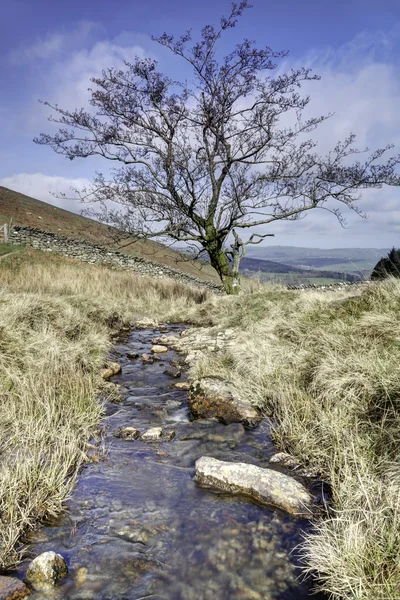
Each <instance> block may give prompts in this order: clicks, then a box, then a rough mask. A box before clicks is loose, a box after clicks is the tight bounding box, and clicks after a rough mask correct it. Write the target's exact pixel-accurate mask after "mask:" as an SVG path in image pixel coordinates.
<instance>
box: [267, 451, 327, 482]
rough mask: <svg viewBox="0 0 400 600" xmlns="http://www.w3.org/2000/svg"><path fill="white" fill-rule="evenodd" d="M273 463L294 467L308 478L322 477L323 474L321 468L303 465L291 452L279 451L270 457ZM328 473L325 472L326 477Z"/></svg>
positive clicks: (293, 468) (298, 472)
mask: <svg viewBox="0 0 400 600" xmlns="http://www.w3.org/2000/svg"><path fill="white" fill-rule="evenodd" d="M269 462H270V463H271V464H278V465H282V466H283V467H286V468H287V469H292V470H295V471H296V474H297V475H300V476H301V477H308V478H318V477H321V476H322V474H321V472H320V470H319V469H317V468H316V467H303V466H302V465H301V463H299V461H298V460H296V459H295V458H294V456H292V455H291V454H287V453H286V452H277V454H274V455H273V456H271V458H270V459H269ZM326 476H327V474H325V477H326Z"/></svg>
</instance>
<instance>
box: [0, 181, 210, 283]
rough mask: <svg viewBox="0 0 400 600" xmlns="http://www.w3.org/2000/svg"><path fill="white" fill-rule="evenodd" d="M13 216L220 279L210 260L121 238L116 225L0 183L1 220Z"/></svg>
mask: <svg viewBox="0 0 400 600" xmlns="http://www.w3.org/2000/svg"><path fill="white" fill-rule="evenodd" d="M11 219H12V222H13V224H14V225H24V226H27V227H38V228H39V229H44V230H45V231H51V232H53V233H59V234H61V235H64V236H68V237H73V238H77V239H85V240H89V241H90V242H93V243H95V244H99V245H101V246H105V247H107V248H112V249H114V250H120V251H121V252H125V253H127V254H131V255H133V256H139V257H142V258H146V259H149V260H152V261H155V262H159V263H160V264H163V265H166V266H168V267H172V268H174V269H179V270H181V271H183V272H184V273H187V274H188V275H192V276H193V277H198V278H199V279H204V280H207V281H213V282H217V283H219V278H218V276H217V274H216V273H215V271H214V269H212V267H211V266H210V265H208V264H207V263H203V262H200V261H193V260H188V259H183V257H182V255H181V254H180V253H179V252H177V251H176V250H173V249H172V248H169V247H168V246H164V245H163V244H160V243H158V242H154V241H150V240H137V239H135V238H133V237H132V236H129V237H125V238H124V239H121V235H120V234H119V232H118V231H117V230H116V229H114V228H113V227H108V226H107V225H103V224H102V223H98V222H97V221H94V220H93V219H88V218H87V217H83V216H81V215H77V214H75V213H72V212H69V211H67V210H63V209H61V208H58V207H56V206H52V205H51V204H47V202H42V201H41V200H36V199H35V198H31V197H30V196H25V195H24V194H20V193H19V192H15V191H13V190H9V189H7V188H5V187H1V186H0V224H2V223H7V222H10V220H11Z"/></svg>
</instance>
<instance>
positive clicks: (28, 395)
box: [0, 251, 208, 570]
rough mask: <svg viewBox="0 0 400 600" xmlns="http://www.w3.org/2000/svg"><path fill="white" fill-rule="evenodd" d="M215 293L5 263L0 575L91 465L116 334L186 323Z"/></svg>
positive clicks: (32, 261) (71, 266) (49, 262)
mask: <svg viewBox="0 0 400 600" xmlns="http://www.w3.org/2000/svg"><path fill="white" fill-rule="evenodd" d="M207 297H208V292H205V291H200V290H197V289H195V288H191V287H188V286H184V285H182V284H179V283H177V282H175V281H173V280H162V281H161V280H154V279H151V278H142V277H137V276H135V275H134V274H132V273H129V272H125V271H111V270H109V269H107V268H105V267H96V266H92V265H87V264H82V263H77V262H75V261H72V260H66V259H60V258H59V257H57V256H55V255H48V254H44V253H40V252H34V251H25V252H23V253H21V254H18V255H16V256H10V257H6V258H4V259H3V260H2V261H1V263H0V307H1V310H0V457H1V463H0V569H3V570H4V569H8V568H10V567H12V566H13V565H14V564H15V563H16V562H18V560H19V559H20V550H21V546H20V544H21V539H22V538H23V535H24V534H25V533H26V532H27V531H28V530H30V529H32V528H33V527H35V526H36V525H37V523H38V522H39V521H40V520H42V519H44V518H47V517H50V516H53V515H56V514H58V513H59V512H60V510H62V507H63V505H64V502H65V500H66V498H67V497H68V495H69V493H70V491H71V489H72V487H73V484H74V481H75V478H76V474H77V472H78V470H79V468H80V466H81V465H82V463H83V462H84V461H86V460H87V456H86V453H85V443H86V441H87V440H88V438H89V437H90V436H91V435H92V433H93V431H94V429H95V428H96V426H97V424H98V422H99V420H100V417H101V414H102V405H101V402H100V400H99V397H98V394H97V390H98V389H99V386H101V383H102V380H101V379H100V376H99V372H100V369H101V368H102V367H103V366H104V363H105V361H106V359H107V353H108V351H109V349H110V331H111V328H112V327H114V328H115V327H118V326H121V325H123V324H131V323H133V322H135V321H136V320H137V319H139V318H141V317H143V316H146V317H150V318H152V319H157V320H158V319H162V320H172V321H179V320H182V319H184V318H185V315H186V314H187V312H188V311H189V310H190V309H192V308H193V307H194V306H195V305H196V304H198V303H201V302H203V301H204V300H205V299H206V298H207Z"/></svg>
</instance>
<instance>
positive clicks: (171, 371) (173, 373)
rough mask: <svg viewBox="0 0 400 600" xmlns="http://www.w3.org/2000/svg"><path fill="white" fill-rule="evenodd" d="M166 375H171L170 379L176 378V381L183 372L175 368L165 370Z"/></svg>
mask: <svg viewBox="0 0 400 600" xmlns="http://www.w3.org/2000/svg"><path fill="white" fill-rule="evenodd" d="M164 373H165V375H169V377H174V378H175V379H179V377H180V376H181V375H182V371H181V370H180V369H177V368H176V367H173V366H170V367H168V368H167V369H165V371H164Z"/></svg>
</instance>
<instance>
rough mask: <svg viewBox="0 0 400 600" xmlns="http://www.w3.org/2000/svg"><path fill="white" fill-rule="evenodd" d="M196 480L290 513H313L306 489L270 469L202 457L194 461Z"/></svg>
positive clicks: (311, 500)
mask: <svg viewBox="0 0 400 600" xmlns="http://www.w3.org/2000/svg"><path fill="white" fill-rule="evenodd" d="M195 480H196V481H197V482H198V483H200V484H202V485H204V486H207V487H211V488H216V489H218V490H222V491H224V492H231V493H233V494H245V495H246V496H250V497H251V498H254V499H255V500H257V501H258V502H261V503H263V504H273V505H274V506H278V507H279V508H282V509H284V510H286V511H287V512H289V513H290V514H292V515H297V516H301V517H311V516H312V514H313V509H312V505H313V498H312V497H311V495H310V494H309V492H308V491H307V490H306V488H305V487H304V486H303V485H302V484H301V483H299V482H298V481H296V479H293V478H292V477H289V476H288V475H285V474H283V473H279V472H278V471H273V470H272V469H264V468H261V467H257V466H255V465H250V464H247V463H232V462H225V461H222V460H217V459H216V458H211V457H209V456H202V457H201V458H199V459H198V460H197V461H196V475H195Z"/></svg>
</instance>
